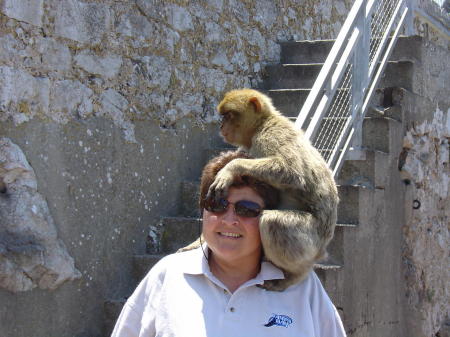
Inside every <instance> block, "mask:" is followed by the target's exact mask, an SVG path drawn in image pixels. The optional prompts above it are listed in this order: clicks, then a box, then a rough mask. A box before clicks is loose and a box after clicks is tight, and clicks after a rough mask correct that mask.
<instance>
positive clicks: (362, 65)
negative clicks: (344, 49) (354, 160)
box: [351, 0, 378, 149]
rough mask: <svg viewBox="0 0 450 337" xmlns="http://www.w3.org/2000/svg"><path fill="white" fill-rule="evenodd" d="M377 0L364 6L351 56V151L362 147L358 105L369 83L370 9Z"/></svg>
mask: <svg viewBox="0 0 450 337" xmlns="http://www.w3.org/2000/svg"><path fill="white" fill-rule="evenodd" d="M377 1H378V0H374V1H371V2H370V5H371V6H364V10H362V11H361V14H360V16H359V18H358V23H357V27H358V29H359V30H360V31H361V39H360V40H359V45H358V48H356V50H355V53H354V54H353V62H352V63H353V69H352V70H351V71H352V72H353V76H352V88H351V94H352V96H351V100H352V105H351V106H352V107H353V111H352V114H353V118H354V123H355V133H354V136H353V142H352V147H353V149H360V148H361V146H362V123H363V117H362V115H361V112H362V111H361V106H358V104H359V105H360V104H361V103H360V102H361V100H362V98H363V97H364V95H365V90H366V89H367V84H368V82H369V72H368V69H369V52H370V17H369V16H370V15H371V9H372V8H373V6H374V4H375V3H376V2H377Z"/></svg>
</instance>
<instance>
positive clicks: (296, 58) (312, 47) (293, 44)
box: [280, 40, 335, 63]
mask: <svg viewBox="0 0 450 337" xmlns="http://www.w3.org/2000/svg"><path fill="white" fill-rule="evenodd" d="M334 41H335V40H319V41H289V42H281V43H280V47H281V63H318V62H321V63H323V62H325V60H326V58H327V56H328V54H329V53H330V50H331V48H332V47H333V44H334Z"/></svg>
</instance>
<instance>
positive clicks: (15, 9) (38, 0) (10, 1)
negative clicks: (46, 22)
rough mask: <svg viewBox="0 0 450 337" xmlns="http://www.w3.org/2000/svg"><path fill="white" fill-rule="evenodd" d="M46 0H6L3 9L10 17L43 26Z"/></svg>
mask: <svg viewBox="0 0 450 337" xmlns="http://www.w3.org/2000/svg"><path fill="white" fill-rule="evenodd" d="M43 4H44V0H20V1H18V0H4V2H3V6H2V8H1V11H2V12H3V13H4V14H5V15H6V16H8V17H10V18H13V19H16V20H19V21H25V22H27V23H30V24H32V25H35V26H38V27H41V26H42V17H43V15H44V7H43Z"/></svg>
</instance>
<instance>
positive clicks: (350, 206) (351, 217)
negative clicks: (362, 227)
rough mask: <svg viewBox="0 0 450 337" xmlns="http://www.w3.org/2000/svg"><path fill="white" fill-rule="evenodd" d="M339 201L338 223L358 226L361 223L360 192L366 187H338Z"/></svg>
mask: <svg viewBox="0 0 450 337" xmlns="http://www.w3.org/2000/svg"><path fill="white" fill-rule="evenodd" d="M337 188H338V193H339V199H340V200H341V201H340V202H339V205H338V223H340V224H355V226H356V224H358V223H359V203H360V192H361V190H363V189H365V187H364V186H356V185H354V186H352V185H338V186H337Z"/></svg>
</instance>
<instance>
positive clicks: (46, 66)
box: [36, 38, 72, 71]
mask: <svg viewBox="0 0 450 337" xmlns="http://www.w3.org/2000/svg"><path fill="white" fill-rule="evenodd" d="M36 45H37V48H36V49H37V51H38V52H39V53H40V54H41V60H42V64H41V67H42V69H43V70H47V71H52V70H53V71H55V70H56V71H68V70H70V68H71V65H72V54H71V53H70V50H69V48H68V47H67V46H65V45H64V44H62V43H59V42H58V41H56V40H55V39H52V38H38V39H37V40H36Z"/></svg>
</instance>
